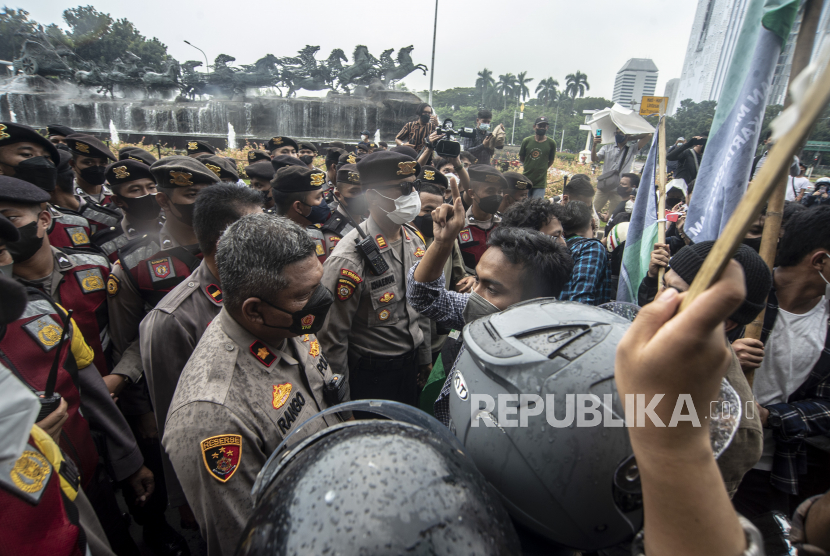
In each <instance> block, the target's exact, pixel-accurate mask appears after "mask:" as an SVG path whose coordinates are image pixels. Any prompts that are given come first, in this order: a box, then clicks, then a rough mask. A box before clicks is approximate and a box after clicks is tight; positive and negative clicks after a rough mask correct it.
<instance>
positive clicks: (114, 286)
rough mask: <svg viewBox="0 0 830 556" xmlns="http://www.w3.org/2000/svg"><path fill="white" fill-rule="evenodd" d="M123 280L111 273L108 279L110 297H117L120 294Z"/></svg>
mask: <svg viewBox="0 0 830 556" xmlns="http://www.w3.org/2000/svg"><path fill="white" fill-rule="evenodd" d="M120 283H121V281H120V280H119V279H118V278H116V277H115V275H113V274H110V277H109V279H107V293H108V294H109V296H110V297H115V296H116V295H117V294H118V285H119V284H120Z"/></svg>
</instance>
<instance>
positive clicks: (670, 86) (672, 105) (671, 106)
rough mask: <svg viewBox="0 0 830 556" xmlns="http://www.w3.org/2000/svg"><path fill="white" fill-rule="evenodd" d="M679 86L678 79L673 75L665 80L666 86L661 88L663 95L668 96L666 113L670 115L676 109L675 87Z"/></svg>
mask: <svg viewBox="0 0 830 556" xmlns="http://www.w3.org/2000/svg"><path fill="white" fill-rule="evenodd" d="M678 87H680V79H679V78H677V77H675V78H674V79H669V80H668V81H666V88H665V89H664V90H663V96H664V97H669V101H668V103H667V104H666V114H668V115H669V116H671V115H672V114H674V111H675V110H676V109H677V105H678V104H679V103H678V102H677V89H678Z"/></svg>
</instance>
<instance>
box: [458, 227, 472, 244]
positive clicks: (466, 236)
mask: <svg viewBox="0 0 830 556" xmlns="http://www.w3.org/2000/svg"><path fill="white" fill-rule="evenodd" d="M458 237H459V238H460V239H461V243H467V242H469V241H472V240H473V235H472V234H471V233H470V229H469V228H464V229H463V230H461V231H460V232H459V233H458Z"/></svg>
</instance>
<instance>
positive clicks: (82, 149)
mask: <svg viewBox="0 0 830 556" xmlns="http://www.w3.org/2000/svg"><path fill="white" fill-rule="evenodd" d="M75 150H76V151H79V152H82V153H84V154H89V145H87V144H86V143H80V142H78V141H75Z"/></svg>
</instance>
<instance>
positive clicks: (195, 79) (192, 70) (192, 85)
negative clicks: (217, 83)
mask: <svg viewBox="0 0 830 556" xmlns="http://www.w3.org/2000/svg"><path fill="white" fill-rule="evenodd" d="M201 65H202V62H199V61H197V60H188V61H186V62H185V63H184V64H182V69H183V70H184V75H183V76H182V94H183V95H184V96H186V97H189V98H190V99H191V100H195V98H196V95H199V96H201V95H203V94H205V88H206V87H207V79H206V77H205V74H203V73H199V72H197V71H196V68H198V67H200V66H201Z"/></svg>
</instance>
